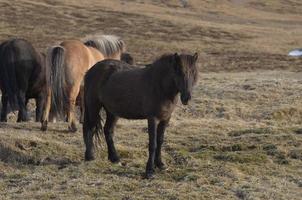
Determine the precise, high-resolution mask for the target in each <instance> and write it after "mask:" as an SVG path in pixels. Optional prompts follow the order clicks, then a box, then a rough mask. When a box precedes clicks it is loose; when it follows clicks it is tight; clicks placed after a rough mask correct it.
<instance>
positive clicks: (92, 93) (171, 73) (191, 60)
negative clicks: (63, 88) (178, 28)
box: [83, 53, 198, 178]
mask: <svg viewBox="0 0 302 200" xmlns="http://www.w3.org/2000/svg"><path fill="white" fill-rule="evenodd" d="M197 58H198V55H197V54H194V55H187V54H181V55H178V54H177V53H176V54H171V55H164V56H162V57H161V58H159V59H158V60H156V61H155V62H154V63H152V64H150V65H147V66H146V67H145V68H138V67H134V66H132V65H128V64H126V63H125V62H121V61H117V60H104V61H101V62H99V63H97V64H96V65H94V66H93V67H92V68H91V69H90V70H88V72H87V74H86V76H85V84H84V103H85V113H84V124H83V137H84V142H85V145H86V152H85V160H93V159H94V145H93V137H94V135H95V134H96V135H97V136H98V137H97V138H100V137H99V131H103V127H102V125H101V115H100V110H101V108H104V109H105V111H106V115H107V117H106V122H105V125H104V134H105V139H106V143H107V147H108V159H109V160H110V161H111V162H118V161H119V156H118V154H117V152H116V150H115V147H114V143H113V138H112V135H113V132H114V126H115V125H116V123H117V120H118V118H119V117H122V118H126V119H147V120H148V133H149V159H148V162H147V167H146V178H150V177H151V176H152V175H153V168H154V166H155V167H158V168H160V169H162V168H164V164H163V162H162V160H161V146H162V143H163V139H164V132H165V128H166V126H167V124H168V123H169V120H170V118H171V114H172V112H173V110H174V108H175V105H176V103H177V100H178V98H177V97H178V94H179V93H180V99H181V102H182V103H183V104H184V105H187V104H188V101H189V100H190V99H191V92H192V88H193V86H194V85H195V83H196V80H197V75H198V70H197V67H196V61H197Z"/></svg>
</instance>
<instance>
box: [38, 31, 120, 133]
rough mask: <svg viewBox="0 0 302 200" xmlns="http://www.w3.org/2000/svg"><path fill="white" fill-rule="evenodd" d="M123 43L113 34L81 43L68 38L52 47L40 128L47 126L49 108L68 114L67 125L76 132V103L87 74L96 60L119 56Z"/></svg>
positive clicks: (48, 60)
mask: <svg viewBox="0 0 302 200" xmlns="http://www.w3.org/2000/svg"><path fill="white" fill-rule="evenodd" d="M123 51H124V42H123V41H122V40H121V39H120V38H118V37H116V36H112V35H104V36H101V37H99V38H98V39H93V40H88V41H86V42H82V41H79V40H68V41H64V42H62V43H61V44H60V45H58V46H54V47H51V48H49V50H48V53H47V57H46V69H47V70H46V78H47V85H48V92H47V99H46V106H45V111H44V113H43V117H42V122H41V129H42V130H43V131H45V130H46V129H47V123H48V118H49V113H50V108H53V110H54V112H55V113H56V112H58V113H59V114H61V115H64V116H66V115H67V120H68V124H69V125H68V128H69V130H70V131H72V132H75V131H76V130H77V128H76V118H75V105H76V99H77V97H78V95H79V92H80V88H81V84H82V82H83V78H84V75H85V73H86V71H87V70H88V69H90V68H91V67H92V66H93V65H94V64H95V63H97V62H99V61H101V60H104V59H106V58H111V59H118V60H119V59H120V58H121V54H122V52H123Z"/></svg>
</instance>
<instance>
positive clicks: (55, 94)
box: [46, 46, 67, 115]
mask: <svg viewBox="0 0 302 200" xmlns="http://www.w3.org/2000/svg"><path fill="white" fill-rule="evenodd" d="M64 65H65V49H64V48H63V47H62V46H54V47H50V48H49V49H48V51H47V55H46V79H47V86H48V88H50V90H51V108H52V109H53V111H54V112H55V113H58V114H60V115H63V114H64V110H65V104H66V102H67V95H66V91H65V85H66V80H65V66H64Z"/></svg>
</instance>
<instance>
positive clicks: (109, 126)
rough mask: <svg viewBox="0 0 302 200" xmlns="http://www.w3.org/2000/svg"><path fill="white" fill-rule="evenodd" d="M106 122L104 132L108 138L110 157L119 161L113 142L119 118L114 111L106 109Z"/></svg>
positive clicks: (111, 159)
mask: <svg viewBox="0 0 302 200" xmlns="http://www.w3.org/2000/svg"><path fill="white" fill-rule="evenodd" d="M106 115H107V117H106V123H105V126H104V133H105V138H106V143H107V148H108V159H109V160H110V161H111V162H113V163H116V162H119V160H120V159H119V156H118V154H117V152H116V150H115V147H114V142H113V138H112V137H113V134H114V126H115V125H116V122H117V120H118V118H117V117H116V116H114V115H113V114H112V113H110V112H108V111H106Z"/></svg>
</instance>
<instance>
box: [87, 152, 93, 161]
mask: <svg viewBox="0 0 302 200" xmlns="http://www.w3.org/2000/svg"><path fill="white" fill-rule="evenodd" d="M94 159H95V157H94V155H93V154H92V153H87V152H86V153H85V161H92V160H94Z"/></svg>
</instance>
